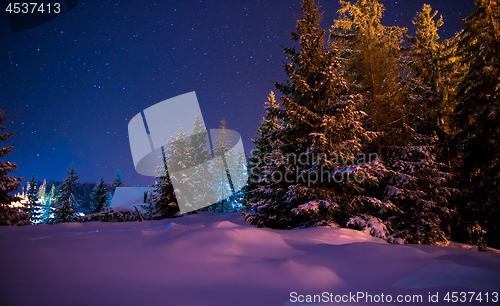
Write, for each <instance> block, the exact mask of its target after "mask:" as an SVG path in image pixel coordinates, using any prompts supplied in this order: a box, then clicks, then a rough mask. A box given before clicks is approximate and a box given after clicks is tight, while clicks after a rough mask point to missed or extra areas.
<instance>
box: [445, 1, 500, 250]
mask: <svg viewBox="0 0 500 306" xmlns="http://www.w3.org/2000/svg"><path fill="white" fill-rule="evenodd" d="M476 4H477V5H478V8H477V9H476V11H475V12H473V13H472V15H471V16H469V17H468V18H467V19H465V29H464V30H463V31H462V32H461V33H459V34H458V37H457V42H458V54H459V55H460V56H461V59H462V62H464V63H465V65H466V66H467V67H468V70H467V72H466V74H465V76H464V77H463V78H462V80H461V81H460V83H459V85H458V89H457V96H458V100H459V101H458V104H457V106H456V108H455V111H454V115H455V122H456V124H457V126H458V128H459V130H460V132H459V133H458V134H457V135H456V136H455V138H454V141H455V143H456V147H457V148H458V150H457V151H458V152H457V155H458V156H459V158H460V160H461V164H460V171H459V174H460V188H461V190H463V197H462V199H463V201H462V202H461V207H460V210H461V212H462V216H463V222H462V232H461V234H462V235H466V236H468V237H469V240H468V241H467V242H475V241H474V240H476V239H478V238H479V237H480V236H482V235H484V237H485V238H486V240H487V243H488V244H489V245H491V246H495V247H500V221H499V220H500V183H499V182H500V141H499V139H500V4H499V2H498V1H497V0H477V1H476Z"/></svg>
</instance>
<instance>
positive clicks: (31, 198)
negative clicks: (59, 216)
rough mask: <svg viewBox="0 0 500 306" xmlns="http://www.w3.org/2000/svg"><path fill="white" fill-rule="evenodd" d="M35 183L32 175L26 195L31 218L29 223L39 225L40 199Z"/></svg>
mask: <svg viewBox="0 0 500 306" xmlns="http://www.w3.org/2000/svg"><path fill="white" fill-rule="evenodd" d="M37 187H38V186H37V181H36V178H35V175H34V174H33V176H32V178H31V181H30V182H29V188H28V191H27V194H28V203H27V205H28V211H29V214H30V216H31V218H30V220H31V223H34V224H36V223H40V222H41V221H42V214H43V212H42V205H41V201H40V198H38V190H37Z"/></svg>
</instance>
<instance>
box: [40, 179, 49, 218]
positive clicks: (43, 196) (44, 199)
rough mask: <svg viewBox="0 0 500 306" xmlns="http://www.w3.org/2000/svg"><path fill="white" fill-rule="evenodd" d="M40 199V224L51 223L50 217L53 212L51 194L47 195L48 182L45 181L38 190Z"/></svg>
mask: <svg viewBox="0 0 500 306" xmlns="http://www.w3.org/2000/svg"><path fill="white" fill-rule="evenodd" d="M38 198H39V199H40V208H41V215H40V223H47V222H49V219H50V215H51V212H52V208H51V206H50V204H51V202H52V201H51V198H50V193H47V181H46V180H43V183H42V185H41V186H40V188H38Z"/></svg>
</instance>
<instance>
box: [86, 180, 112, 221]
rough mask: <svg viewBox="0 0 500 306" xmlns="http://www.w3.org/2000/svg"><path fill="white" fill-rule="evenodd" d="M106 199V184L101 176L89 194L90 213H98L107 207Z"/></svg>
mask: <svg viewBox="0 0 500 306" xmlns="http://www.w3.org/2000/svg"><path fill="white" fill-rule="evenodd" d="M107 200H108V198H107V190H106V186H105V184H104V179H103V178H101V180H100V181H99V183H98V184H97V185H96V186H95V187H94V189H93V190H92V193H91V194H90V205H91V206H90V210H91V211H92V213H98V212H101V211H103V210H105V209H107V208H108V207H107V205H106V203H107Z"/></svg>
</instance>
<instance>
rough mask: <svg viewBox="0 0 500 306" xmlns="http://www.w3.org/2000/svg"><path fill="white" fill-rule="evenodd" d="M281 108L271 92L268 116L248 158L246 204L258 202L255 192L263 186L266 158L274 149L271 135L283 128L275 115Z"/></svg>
mask: <svg viewBox="0 0 500 306" xmlns="http://www.w3.org/2000/svg"><path fill="white" fill-rule="evenodd" d="M279 107H280V105H279V103H278V102H277V101H276V97H275V95H274V92H273V91H271V93H270V94H269V96H268V98H267V102H265V108H266V116H265V117H264V118H262V121H261V122H260V124H259V128H258V129H257V138H256V139H252V142H253V143H254V149H253V150H252V151H251V152H250V156H249V158H248V174H249V180H248V186H247V188H246V190H247V191H248V193H247V195H246V197H247V198H246V199H245V203H248V202H249V201H250V202H251V201H256V200H257V199H255V195H254V190H257V189H258V188H260V187H262V186H263V184H262V183H263V181H262V179H263V177H262V176H261V174H263V173H264V171H265V168H264V167H265V166H266V164H267V162H266V157H267V156H269V155H270V154H271V153H272V151H273V147H274V143H273V142H272V141H271V139H270V133H271V132H272V131H274V130H277V129H279V128H281V126H280V124H279V122H278V118H277V116H276V114H275V113H274V112H275V111H276V110H277V109H278V108H279Z"/></svg>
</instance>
